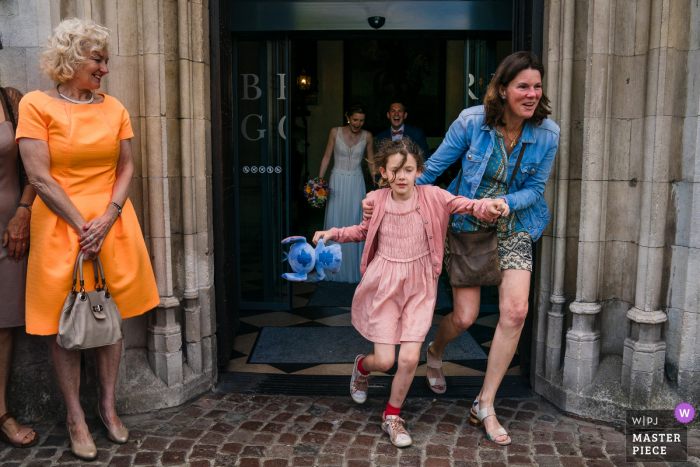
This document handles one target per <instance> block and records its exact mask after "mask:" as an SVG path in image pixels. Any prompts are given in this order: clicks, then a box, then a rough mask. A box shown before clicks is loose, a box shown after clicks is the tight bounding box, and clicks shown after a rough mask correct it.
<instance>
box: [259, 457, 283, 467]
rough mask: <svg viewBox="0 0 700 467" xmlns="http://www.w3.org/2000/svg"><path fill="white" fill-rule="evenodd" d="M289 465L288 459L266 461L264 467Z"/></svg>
mask: <svg viewBox="0 0 700 467" xmlns="http://www.w3.org/2000/svg"><path fill="white" fill-rule="evenodd" d="M288 465H289V461H287V459H270V460H266V461H265V463H264V464H263V467H287V466H288Z"/></svg>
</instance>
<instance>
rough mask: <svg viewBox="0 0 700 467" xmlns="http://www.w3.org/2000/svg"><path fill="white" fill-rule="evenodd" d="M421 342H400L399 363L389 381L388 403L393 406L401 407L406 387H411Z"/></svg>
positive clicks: (406, 390)
mask: <svg viewBox="0 0 700 467" xmlns="http://www.w3.org/2000/svg"><path fill="white" fill-rule="evenodd" d="M422 344H423V343H422V342H402V343H401V348H400V349H399V365H398V369H397V370H396V374H395V375H394V380H393V381H392V382H391V397H389V404H391V405H393V406H394V407H401V405H402V404H403V401H404V400H405V399H406V394H407V393H408V388H410V387H411V383H412V382H413V377H414V376H415V375H416V368H417V367H418V359H419V358H420V348H421V346H422Z"/></svg>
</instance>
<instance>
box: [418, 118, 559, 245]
mask: <svg viewBox="0 0 700 467" xmlns="http://www.w3.org/2000/svg"><path fill="white" fill-rule="evenodd" d="M484 116H485V113H484V106H483V105H480V106H475V107H470V108H468V109H466V110H463V111H462V113H461V114H460V115H459V117H458V118H457V120H455V121H454V123H452V126H450V129H449V131H448V132H447V135H446V136H445V139H444V141H443V142H442V144H441V145H440V147H439V148H438V149H437V151H435V153H434V154H433V155H432V156H431V157H430V159H428V161H427V162H426V163H425V168H424V170H423V175H421V176H420V178H418V179H417V180H416V183H417V184H418V185H425V184H430V183H433V182H434V181H435V179H436V178H437V177H438V176H439V175H440V174H441V173H442V172H444V171H445V169H447V168H448V167H449V166H450V165H451V164H452V163H453V162H454V161H456V160H457V159H458V158H462V173H463V177H462V183H461V184H460V186H459V193H455V190H456V188H457V179H455V180H453V181H452V183H451V184H450V186H449V187H448V188H447V191H449V192H450V193H455V194H457V195H460V196H466V197H467V198H473V197H474V193H476V189H477V188H478V187H479V183H480V182H481V178H482V177H483V175H484V171H485V170H486V166H487V165H488V163H489V158H490V157H491V153H492V152H493V147H494V144H495V141H496V135H495V132H496V129H495V128H494V129H491V128H489V127H488V126H486V125H484V124H483V122H484ZM523 144H527V150H526V151H525V155H524V156H523V159H522V161H521V162H520V169H519V170H518V174H516V176H515V181H514V182H513V185H512V186H511V187H510V191H509V192H508V194H507V195H503V196H499V198H504V199H505V200H506V202H507V203H508V206H509V207H510V210H511V211H515V212H516V213H517V216H518V218H519V219H520V222H521V223H522V225H523V227H525V228H526V229H527V231H528V232H529V233H530V237H532V241H537V239H539V238H540V235H542V232H543V231H544V228H545V226H546V225H547V222H549V210H548V209H547V202H546V201H545V199H544V196H543V195H544V188H545V185H546V183H547V179H548V178H549V171H550V170H551V169H552V163H553V162H554V156H555V155H556V153H557V147H558V145H559V126H558V125H557V124H556V123H554V122H553V121H552V120H551V119H548V118H546V119H544V121H543V122H542V124H540V125H534V124H531V123H528V124H526V125H525V128H523V133H522V136H521V137H520V140H519V141H518V144H517V145H516V146H515V148H514V149H513V152H512V153H511V156H510V158H509V159H508V180H507V183H510V180H511V177H512V176H513V170H514V169H515V163H516V161H517V160H518V154H520V151H521V150H522V145H523ZM463 222H464V216H455V217H454V224H453V225H452V230H453V231H455V232H459V231H461V230H462V224H463Z"/></svg>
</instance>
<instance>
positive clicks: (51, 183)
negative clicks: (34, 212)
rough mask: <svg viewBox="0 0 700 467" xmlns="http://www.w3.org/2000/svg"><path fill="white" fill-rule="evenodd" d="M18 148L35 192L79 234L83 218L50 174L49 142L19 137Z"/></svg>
mask: <svg viewBox="0 0 700 467" xmlns="http://www.w3.org/2000/svg"><path fill="white" fill-rule="evenodd" d="M19 148H20V152H21V154H22V162H23V163H24V169H25V170H26V171H27V176H28V177H29V183H30V184H31V185H32V186H33V187H34V189H35V190H36V193H37V194H38V195H39V197H40V198H41V200H42V201H43V202H44V204H46V206H48V207H49V209H51V210H52V211H53V212H54V213H55V214H56V215H57V216H58V217H60V218H61V219H63V220H64V221H65V222H66V223H67V224H68V225H70V226H71V227H72V228H73V230H75V231H76V232H78V235H80V233H81V232H82V231H83V226H84V225H85V218H84V217H83V215H82V214H81V213H80V211H78V208H76V207H75V205H74V204H73V203H72V202H71V200H70V198H68V195H67V194H66V192H65V191H63V188H61V186H60V185H59V184H58V182H56V180H54V178H53V177H52V176H51V171H50V167H51V155H50V153H49V144H48V143H47V142H46V141H42V140H40V139H32V138H21V139H20V140H19Z"/></svg>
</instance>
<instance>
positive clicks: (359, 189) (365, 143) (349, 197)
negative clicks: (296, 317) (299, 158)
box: [319, 104, 374, 282]
mask: <svg viewBox="0 0 700 467" xmlns="http://www.w3.org/2000/svg"><path fill="white" fill-rule="evenodd" d="M345 117H346V119H347V121H348V124H347V125H346V126H343V127H338V128H333V129H332V130H331V134H330V136H329V137H328V144H327V145H326V153H325V154H324V155H323V160H322V161H321V170H320V172H319V177H321V178H323V176H324V175H325V173H326V170H327V169H328V164H330V161H331V155H332V156H333V170H332V172H331V179H330V181H329V185H330V190H331V191H330V195H329V197H328V205H327V206H326V219H325V221H324V223H323V229H324V230H328V229H330V228H331V227H348V226H351V225H357V224H359V223H361V222H362V200H363V199H364V198H365V195H366V194H367V192H366V188H365V178H364V176H363V175H362V159H363V158H364V157H365V153H366V154H367V159H368V160H370V161H371V160H373V156H374V151H373V144H372V133H370V132H369V131H365V130H363V129H362V126H363V125H364V124H365V111H364V109H363V108H362V106H361V105H357V104H356V105H353V106H352V107H350V110H348V111H347V112H346V114H345ZM370 171H372V167H371V166H370ZM364 245H365V244H364V243H344V244H342V245H341V249H342V251H343V262H342V264H341V266H340V272H338V273H336V274H329V276H328V280H331V281H336V282H360V279H362V276H361V275H360V261H361V259H362V249H363V248H364Z"/></svg>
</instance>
